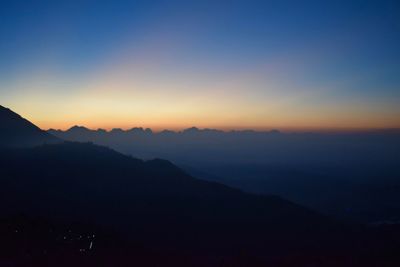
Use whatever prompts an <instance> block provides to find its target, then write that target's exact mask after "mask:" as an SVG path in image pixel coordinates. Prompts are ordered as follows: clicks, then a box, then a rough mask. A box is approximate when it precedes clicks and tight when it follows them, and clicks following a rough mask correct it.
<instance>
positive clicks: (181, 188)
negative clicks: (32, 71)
mask: <svg viewBox="0 0 400 267" xmlns="http://www.w3.org/2000/svg"><path fill="white" fill-rule="evenodd" d="M8 114H9V116H11V117H12V118H11V119H13V120H16V121H15V122H14V123H15V125H18V126H19V127H14V128H13V129H14V132H13V133H14V134H15V135H16V136H27V137H28V138H31V137H30V136H29V135H27V134H26V133H28V132H35V131H32V129H37V128H35V127H32V126H31V124H29V123H26V121H25V120H24V119H22V118H21V117H16V116H15V115H14V113H11V112H8ZM1 119H2V121H1V124H3V125H4V123H5V122H6V121H9V120H10V118H7V116H2V118H1ZM3 120H4V121H3ZM18 120H20V122H17V121H18ZM24 125H25V127H24ZM19 131H21V132H19ZM38 133H41V132H40V131H39V132H38ZM44 142H45V141H44ZM19 144H23V142H21V141H19ZM0 172H1V175H0V177H1V179H0V198H1V199H0V211H1V215H2V216H3V217H7V218H9V216H12V215H14V214H24V216H27V217H28V218H45V219H46V220H52V221H57V222H60V221H61V222H63V223H67V224H68V223H71V222H79V223H83V224H88V225H96V227H100V228H102V229H108V230H107V231H109V233H113V234H112V236H113V237H112V238H111V239H112V240H123V242H122V241H121V242H119V241H118V242H115V241H114V242H113V245H112V246H111V247H107V246H105V245H104V242H105V241H104V240H105V239H107V240H109V239H110V234H107V235H106V236H107V238H105V239H104V235H98V236H96V235H97V234H98V233H97V232H96V230H93V229H94V228H91V230H90V231H91V233H90V236H89V237H88V238H90V239H88V240H87V241H85V242H86V243H84V242H83V241H82V235H81V234H77V235H74V234H75V233H74V232H73V231H72V230H71V229H72V228H67V229H69V230H68V231H65V234H64V233H58V232H57V231H58V230H56V227H53V226H47V224H45V225H46V226H43V223H42V224H41V223H36V222H34V223H30V222H28V223H26V220H23V222H24V223H21V224H18V223H15V222H14V221H12V223H9V222H8V221H7V222H6V223H4V225H6V226H5V228H1V229H0V232H1V234H2V237H3V238H2V241H0V248H1V250H0V251H1V252H0V262H1V260H4V262H7V263H10V262H11V263H12V264H14V265H12V266H117V265H116V264H115V262H121V264H120V265H118V266H132V265H135V264H136V265H138V264H139V266H195V265H196V266H257V265H259V266H265V262H272V263H275V264H274V265H273V266H279V265H277V264H276V262H277V261H278V262H280V261H286V260H289V262H291V259H292V258H291V257H294V260H293V262H292V263H293V264H294V265H280V266H308V265H307V264H308V263H309V262H310V261H313V257H315V254H317V255H318V258H319V259H318V261H327V262H334V261H336V262H341V261H340V260H343V259H347V257H349V256H351V257H352V259H353V258H354V257H358V256H360V251H365V250H366V248H370V247H369V246H370V245H372V247H373V244H375V241H374V240H370V239H367V238H365V237H363V238H365V239H366V241H365V242H362V247H361V249H360V247H357V246H356V245H355V244H358V246H360V243H359V242H355V241H356V240H357V238H355V237H354V236H353V235H352V234H351V233H352V231H349V230H343V227H342V226H341V225H337V224H336V223H333V222H332V221H331V220H330V219H328V218H326V217H324V216H322V215H320V214H318V213H316V212H313V211H310V210H308V209H306V208H304V207H301V206H298V205H296V204H294V203H291V202H289V201H286V200H284V199H281V198H279V197H275V196H263V195H252V194H247V193H243V192H241V191H239V190H236V189H233V188H230V187H227V186H224V185H221V184H218V183H213V182H207V181H202V180H198V179H195V178H193V177H191V176H190V175H188V174H186V173H185V172H183V171H182V170H181V169H179V168H178V167H176V166H174V165H173V164H171V163H170V162H168V161H165V160H159V159H156V160H150V161H143V160H139V159H135V158H133V157H130V156H125V155H123V154H120V153H118V152H115V151H113V150H111V149H108V148H105V147H101V146H97V145H94V144H90V143H73V142H65V143H61V144H45V145H40V146H36V147H33V148H18V149H12V148H3V149H0ZM40 220H42V219H40ZM28 221H29V220H28ZM2 225H3V223H2V222H1V221H0V227H1V226H2ZM10 225H11V226H10ZM26 225H28V226H26ZM38 229H41V230H40V231H39V230H38ZM20 233H22V234H20ZM95 236H96V238H97V239H95ZM85 238H87V237H85ZM85 240H86V239H85ZM89 241H90V242H89ZM353 241H354V242H353ZM82 242H83V243H82ZM93 242H94V243H93ZM132 242H133V243H134V244H141V245H140V246H139V247H140V248H139V249H138V246H137V245H135V246H132ZM14 243H15V246H12V245H11V244H14ZM93 244H94V245H93ZM122 244H124V245H122ZM127 244H128V245H127ZM365 244H370V245H365ZM344 245H346V246H344ZM389 245H391V244H389ZM342 246H343V247H344V250H343V251H342V250H340V247H342ZM385 246H386V243H385V244H384V245H382V244H380V246H379V248H380V249H381V248H385ZM349 247H351V248H352V250H351V253H347V254H345V256H344V257H342V258H340V257H341V254H340V253H342V252H343V253H345V252H346V249H347V248H349ZM11 248H12V249H11ZM105 248H106V249H105ZM78 249H79V250H78ZM102 249H103V250H102ZM143 251H145V252H143ZM332 251H334V252H335V253H336V252H337V251H340V253H339V254H337V255H336V254H335V255H334V256H332V255H329V254H330V253H332ZM379 253H380V252H379ZM379 253H378V256H377V257H376V258H374V259H373V260H371V259H369V260H370V262H372V263H373V262H374V260H375V261H376V260H377V259H378V260H381V259H382V258H385V259H390V260H392V258H391V257H392V256H390V257H387V256H386V255H385V254H379ZM10 255H11V256H10ZM60 255H61V256H60ZM144 255H145V256H144ZM160 255H162V256H160ZM374 255H376V254H374ZM298 257H300V258H298ZM238 258H239V259H240V260H235V259H238ZM352 259H351V260H350V261H351V262H353V260H352ZM103 260H109V261H110V262H109V264H108V265H107V264H105V263H104V262H106V261H103ZM314 260H315V259H314ZM43 262H46V264H47V265H43ZM167 262H168V264H167ZM227 262H231V263H230V264H228V263H227ZM367 262H368V261H367ZM363 263H365V261H363ZM342 266H344V265H342ZM352 266H356V265H354V264H353V265H352ZM362 266H366V265H365V264H364V265H362ZM387 266H390V265H387Z"/></svg>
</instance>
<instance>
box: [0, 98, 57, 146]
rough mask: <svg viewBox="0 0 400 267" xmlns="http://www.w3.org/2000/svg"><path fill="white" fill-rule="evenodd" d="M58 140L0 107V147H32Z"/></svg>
mask: <svg viewBox="0 0 400 267" xmlns="http://www.w3.org/2000/svg"><path fill="white" fill-rule="evenodd" d="M59 141H60V139H58V138H57V137H55V136H53V135H51V134H49V133H47V132H45V131H43V130H41V129H39V128H38V127H37V126H35V125H34V124H32V123H31V122H29V121H28V120H26V119H24V118H22V117H21V116H20V115H18V114H16V113H14V112H13V111H11V110H10V109H8V108H5V107H3V106H1V105H0V146H19V147H23V146H34V145H40V144H45V143H56V142H59Z"/></svg>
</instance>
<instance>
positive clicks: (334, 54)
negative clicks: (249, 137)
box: [0, 0, 400, 130]
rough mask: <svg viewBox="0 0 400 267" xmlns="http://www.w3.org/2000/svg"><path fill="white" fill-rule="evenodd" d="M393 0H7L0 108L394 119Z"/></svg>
mask: <svg viewBox="0 0 400 267" xmlns="http://www.w3.org/2000/svg"><path fill="white" fill-rule="evenodd" d="M399 14H400V2H398V1H385V0H381V1H368V0H362V1H361V0H360V1H355V0H347V1H340V0H335V1H297V0H296V1H288V0H280V1H268V0H264V1H251V0H247V1H235V0H221V1H218V0H213V1H207V0H199V1H194V0H193V1H191V0H187V1H183V0H182V1H175V0H169V1H158V0H147V1H133V0H132V1H118V0H113V1H102V0H97V1H85V0H79V1H78V0H69V1H62V0H59V1H40V0H36V1H18V0H14V1H8V0H4V1H2V3H1V6H0V105H3V106H6V107H9V108H11V109H13V110H14V111H16V112H18V113H19V114H21V115H23V116H24V117H26V118H27V119H29V120H31V121H32V122H34V123H35V124H37V125H38V126H39V127H41V128H43V129H48V128H56V129H67V128H69V127H71V126H73V125H84V126H86V127H89V128H106V129H111V128H124V129H128V128H132V127H136V126H141V127H150V128H153V129H155V130H161V129H165V128H168V129H182V128H187V127H191V126H197V127H209V128H220V129H243V128H252V129H272V128H278V129H282V130H285V129H294V130H296V129H298V130H301V129H315V130H321V129H325V130H329V129H344V130H345V129H371V128H373V129H375V128H399V127H400V49H399V48H400V15H399Z"/></svg>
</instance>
